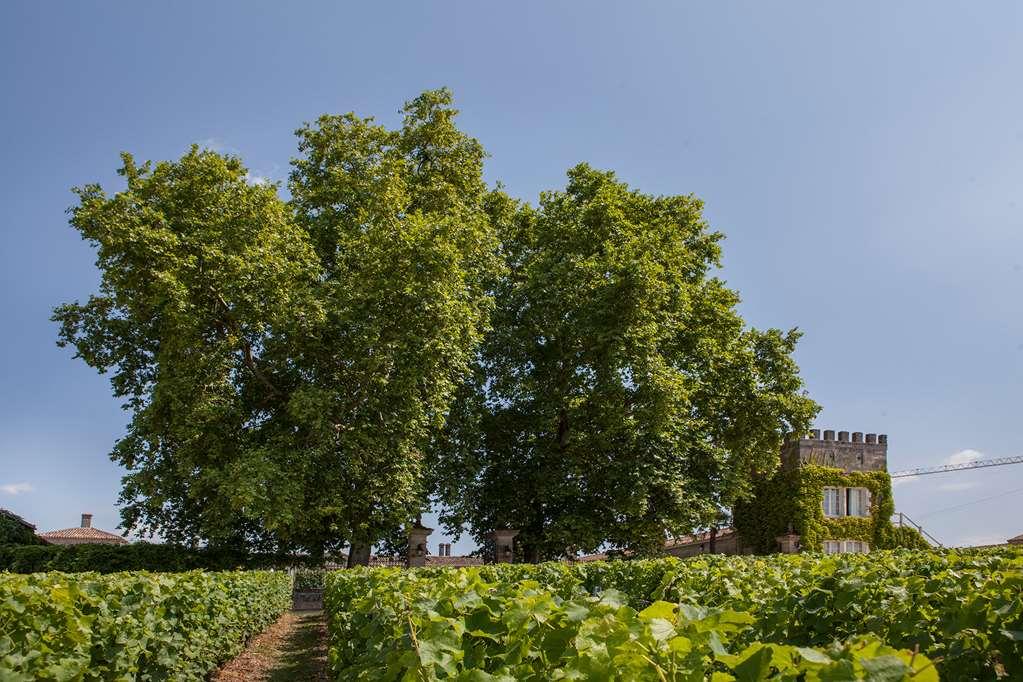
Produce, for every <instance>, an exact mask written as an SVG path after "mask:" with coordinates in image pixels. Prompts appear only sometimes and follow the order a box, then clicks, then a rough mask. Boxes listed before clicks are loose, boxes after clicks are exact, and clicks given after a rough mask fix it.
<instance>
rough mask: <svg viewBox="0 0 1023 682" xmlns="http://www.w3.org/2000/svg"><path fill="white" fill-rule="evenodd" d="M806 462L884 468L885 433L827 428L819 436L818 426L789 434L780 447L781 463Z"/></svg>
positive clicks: (848, 468) (849, 468)
mask: <svg viewBox="0 0 1023 682" xmlns="http://www.w3.org/2000/svg"><path fill="white" fill-rule="evenodd" d="M806 464H817V465H820V466H827V467H835V468H836V469H843V470H845V471H887V470H888V436H886V435H885V434H883V433H882V434H880V435H879V434H876V433H868V434H866V435H865V436H864V434H863V433H862V432H861V431H854V432H853V433H852V434H851V438H850V433H849V432H848V431H839V432H838V437H837V438H836V437H835V432H834V431H832V430H830V429H828V430H825V431H824V434H823V437H822V435H821V431H820V429H814V430H812V431H811V432H810V433H809V434H807V435H806V436H803V437H802V438H795V437H792V438H790V439H788V440H787V441H786V442H785V444H784V445H782V448H781V465H782V467H783V468H785V469H793V468H798V467H800V466H804V465H806Z"/></svg>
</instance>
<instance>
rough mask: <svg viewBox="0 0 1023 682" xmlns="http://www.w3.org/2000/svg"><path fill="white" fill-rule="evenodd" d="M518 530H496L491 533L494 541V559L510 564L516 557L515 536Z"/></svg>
mask: <svg viewBox="0 0 1023 682" xmlns="http://www.w3.org/2000/svg"><path fill="white" fill-rule="evenodd" d="M518 534H519V531H517V530H508V529H507V528H505V529H503V530H495V531H494V532H493V533H491V534H490V538H491V539H492V540H493V541H494V561H496V562H497V563H499V564H510V563H512V561H513V560H514V558H515V536H516V535H518Z"/></svg>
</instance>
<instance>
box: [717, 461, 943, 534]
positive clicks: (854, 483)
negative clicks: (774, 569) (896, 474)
mask: <svg viewBox="0 0 1023 682" xmlns="http://www.w3.org/2000/svg"><path fill="white" fill-rule="evenodd" d="M826 487H838V488H866V489H867V490H869V491H870V516H864V517H858V516H843V517H838V518H828V517H825V516H824V508H823V506H822V505H821V501H822V500H823V497H824V488H826ZM894 512H895V502H894V500H893V498H892V482H891V478H889V476H888V474H887V472H884V471H852V472H846V471H843V470H841V469H833V468H830V467H823V466H817V465H806V466H802V467H799V468H796V469H780V470H778V471H777V472H776V473H775V474H774V475H773V476H771V477H770V478H768V479H765V480H763V481H762V482H760V483H759V484H758V485H757V487H756V490H755V492H754V496H753V497H752V498H751V499H749V500H747V501H745V502H743V503H740V504H737V505H736V506H735V507H734V508H733V510H732V516H733V521H734V524H735V528H736V530H738V531H739V534H740V536H741V537H742V540H743V543H744V544H745V545H746V546H748V547H750V548H752V549H753V550H754V551H755V552H757V553H761V554H768V553H772V552H776V551H778V542H777V540H776V538H777V537H778V536H779V535H783V534H784V533H786V532H789V530H790V529H791V532H793V533H796V534H798V535H799V542H800V546H801V548H802V549H803V550H804V551H809V552H820V551H821V550H822V548H823V543H824V541H825V540H861V541H864V542H866V543H868V544H869V545H870V548H871V549H894V548H896V547H918V548H924V547H928V546H929V545H928V544H927V542H926V541H925V540H924V539H923V538H922V537H921V536H920V534H919V533H918V532H916V530H914V529H912V528H895V527H894V526H893V525H892V523H891V516H892V514H893V513H894Z"/></svg>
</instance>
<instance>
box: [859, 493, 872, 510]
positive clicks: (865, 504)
mask: <svg viewBox="0 0 1023 682" xmlns="http://www.w3.org/2000/svg"><path fill="white" fill-rule="evenodd" d="M860 516H870V492H869V491H868V490H867V489H866V488H860Z"/></svg>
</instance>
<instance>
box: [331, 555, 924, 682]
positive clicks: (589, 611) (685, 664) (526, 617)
mask: <svg viewBox="0 0 1023 682" xmlns="http://www.w3.org/2000/svg"><path fill="white" fill-rule="evenodd" d="M531 568H534V569H535V570H532V571H531V570H525V571H523V569H521V568H518V567H515V568H508V569H505V568H503V567H502V568H501V569H498V570H496V571H495V570H492V569H488V568H481V569H476V568H473V569H462V570H458V571H446V572H444V571H433V572H423V571H397V570H390V569H376V570H364V571H359V572H343V573H341V572H339V573H332V574H330V575H329V576H328V578H327V591H326V594H325V603H326V607H327V609H328V612H329V613H330V637H331V642H330V661H331V665H332V666H333V669H334V673H335V676H336V679H338V680H359V679H365V680H399V679H401V680H406V679H416V680H437V679H455V680H502V681H505V682H510V681H512V680H538V681H539V680H567V679H600V680H638V679H651V680H658V679H659V680H704V679H714V680H720V681H724V680H750V681H754V680H767V679H772V680H839V679H842V680H857V679H886V680H909V679H913V680H917V681H918V682H923V681H924V680H937V679H938V678H937V674H936V672H935V670H934V668H933V666H932V665H931V663H930V661H928V660H927V658H926V657H924V656H922V655H913V654H912V653H910V652H908V651H896V650H894V649H891V648H889V647H886V646H884V645H882V644H881V643H880V642H879V641H877V640H876V639H875V638H872V637H856V638H852V639H850V640H848V641H847V642H846V643H845V644H840V643H833V644H830V645H829V646H827V647H822V648H807V647H799V646H794V645H789V644H783V643H766V642H747V641H743V642H742V643H740V640H742V639H743V635H744V633H746V632H748V631H749V629H750V628H751V626H752V624H753V618H752V617H751V616H750V615H749V614H746V613H742V612H740V611H735V610H732V609H728V608H704V607H700V606H693V605H690V604H688V603H683V604H676V603H671V602H665V601H655V602H653V603H651V604H649V605H648V606H646V607H645V608H642V610H640V609H638V608H636V607H634V606H631V605H629V603H628V602H629V601H630V600H629V598H628V597H627V595H625V594H624V593H622V592H619V591H617V590H614V589H608V590H604V591H603V592H602V593H601V594H600V595H599V596H590V595H588V594H586V593H585V592H583V591H582V590H580V589H578V587H577V588H576V589H575V590H574V591H572V592H571V594H569V595H567V596H563V595H561V594H558V590H552V589H548V588H547V586H545V585H544V584H542V583H541V582H539V581H538V580H535V579H521V578H520V576H521V575H522V574H523V573H535V574H537V575H544V574H545V571H546V568H545V566H544V565H540V566H536V567H531ZM587 568H588V567H587ZM584 570H585V569H584ZM575 572H576V568H575V567H572V568H565V569H556V570H554V571H553V575H554V576H555V577H557V578H558V579H559V580H564V579H565V578H567V577H568V576H569V575H570V574H572V573H575ZM502 574H505V575H504V577H505V579H503V580H502V579H501V578H502ZM495 577H496V578H497V579H496V580H495V579H494V578H495ZM548 577H550V574H548ZM566 587H567V585H566V584H565V583H560V589H561V590H564V589H565V588H566ZM747 639H748V638H747ZM882 670H883V671H884V675H885V676H884V677H883V678H882V677H878V675H879V674H880V673H881V671H882Z"/></svg>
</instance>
